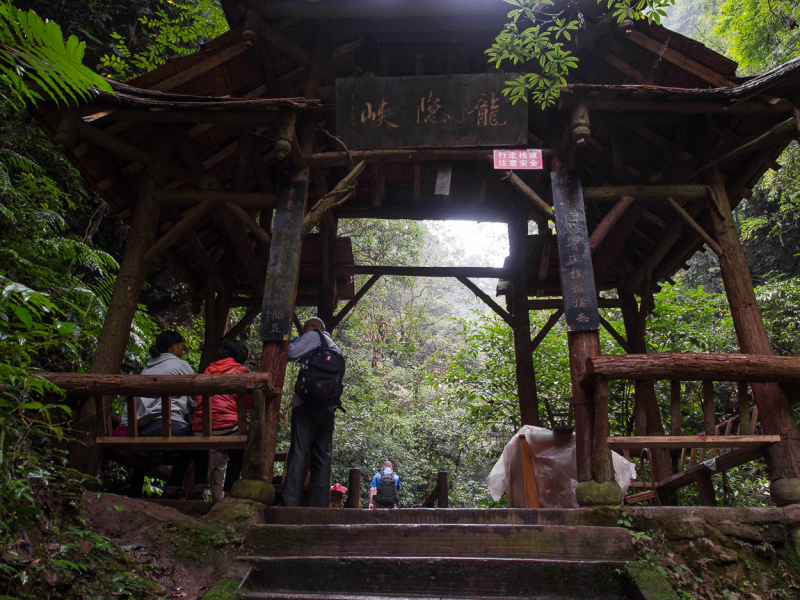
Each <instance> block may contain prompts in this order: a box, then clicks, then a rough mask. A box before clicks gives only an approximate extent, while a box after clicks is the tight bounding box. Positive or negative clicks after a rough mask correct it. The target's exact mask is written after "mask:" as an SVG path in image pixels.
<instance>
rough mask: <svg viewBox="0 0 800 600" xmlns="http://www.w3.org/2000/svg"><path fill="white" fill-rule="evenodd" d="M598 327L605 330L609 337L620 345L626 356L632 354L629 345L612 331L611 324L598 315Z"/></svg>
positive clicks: (615, 331)
mask: <svg viewBox="0 0 800 600" xmlns="http://www.w3.org/2000/svg"><path fill="white" fill-rule="evenodd" d="M600 325H602V326H603V329H605V330H606V331H607V332H608V333H609V335H610V336H611V337H612V338H614V341H615V342H617V343H618V344H619V345H620V348H622V349H623V350H625V352H627V353H628V354H632V353H633V349H632V348H631V346H630V344H628V341H627V340H626V339H625V338H624V337H622V336H621V335H620V334H619V332H618V331H617V330H616V329H614V327H613V326H612V325H611V323H609V322H608V321H606V320H605V319H604V318H603V315H600Z"/></svg>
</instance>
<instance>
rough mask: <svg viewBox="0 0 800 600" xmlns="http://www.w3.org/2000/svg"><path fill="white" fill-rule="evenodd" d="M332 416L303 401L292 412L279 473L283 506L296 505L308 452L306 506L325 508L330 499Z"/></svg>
mask: <svg viewBox="0 0 800 600" xmlns="http://www.w3.org/2000/svg"><path fill="white" fill-rule="evenodd" d="M333 425H334V414H333V412H332V411H330V410H328V409H327V408H326V407H324V406H313V405H309V404H308V403H307V402H306V403H305V404H301V405H300V406H297V407H295V408H293V409H292V443H291V446H290V447H289V456H288V458H287V460H286V463H287V464H286V472H285V473H284V474H283V491H282V495H283V505H284V506H300V497H301V495H302V493H303V480H304V478H305V473H306V454H307V453H308V452H309V451H310V452H311V479H310V480H309V482H308V506H309V507H316V508H328V505H329V504H330V499H331V462H332V460H333Z"/></svg>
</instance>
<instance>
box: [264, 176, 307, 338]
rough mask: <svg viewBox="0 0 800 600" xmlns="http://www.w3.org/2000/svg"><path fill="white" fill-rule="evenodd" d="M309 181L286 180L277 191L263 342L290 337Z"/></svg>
mask: <svg viewBox="0 0 800 600" xmlns="http://www.w3.org/2000/svg"><path fill="white" fill-rule="evenodd" d="M306 185H308V182H306V181H292V182H289V183H284V184H283V185H281V188H280V191H279V193H278V200H277V206H276V208H275V224H274V226H273V231H272V246H271V247H270V252H269V264H268V265H267V279H266V284H265V287H264V303H263V305H262V309H261V341H262V342H274V341H281V340H285V339H288V338H289V335H290V333H291V331H292V311H293V308H294V292H295V284H296V282H297V269H298V263H299V262H300V242H301V240H300V230H301V228H302V226H303V209H304V208H305V207H304V202H303V200H304V199H305V194H306V191H305V186H306Z"/></svg>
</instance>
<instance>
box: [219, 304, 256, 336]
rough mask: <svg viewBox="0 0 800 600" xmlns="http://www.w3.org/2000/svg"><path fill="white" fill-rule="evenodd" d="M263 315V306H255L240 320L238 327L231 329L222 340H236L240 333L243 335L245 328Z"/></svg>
mask: <svg viewBox="0 0 800 600" xmlns="http://www.w3.org/2000/svg"><path fill="white" fill-rule="evenodd" d="M260 314H261V305H260V304H259V305H257V306H253V307H252V308H251V309H250V310H248V311H247V312H246V313H245V314H244V316H243V317H242V318H241V319H240V320H239V322H238V323H236V325H234V326H233V327H231V328H230V330H229V331H228V332H227V333H226V334H225V335H224V336H222V339H235V338H236V337H238V335H239V334H240V333H242V332H243V331H244V330H245V328H246V327H247V326H248V325H250V323H252V322H253V321H255V319H256V317H257V316H258V315H260Z"/></svg>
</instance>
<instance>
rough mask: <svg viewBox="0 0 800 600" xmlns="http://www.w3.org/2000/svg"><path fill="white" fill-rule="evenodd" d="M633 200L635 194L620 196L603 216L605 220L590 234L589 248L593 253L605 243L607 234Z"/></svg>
mask: <svg viewBox="0 0 800 600" xmlns="http://www.w3.org/2000/svg"><path fill="white" fill-rule="evenodd" d="M633 201H634V198H633V196H624V197H623V198H620V199H619V201H617V203H616V204H614V207H613V208H612V209H611V211H609V213H608V214H607V215H606V216H605V217H603V220H602V221H600V224H599V225H598V226H597V227H596V228H595V230H594V231H593V232H592V235H591V236H589V250H590V251H591V253H592V254H594V253H595V251H596V250H597V249H598V248H599V247H600V244H602V243H603V240H605V239H606V236H608V234H609V233H611V231H612V229H614V226H615V225H616V224H617V223H618V222H619V220H620V218H622V215H624V214H625V211H626V210H628V207H629V206H630V205H631V204H633Z"/></svg>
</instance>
